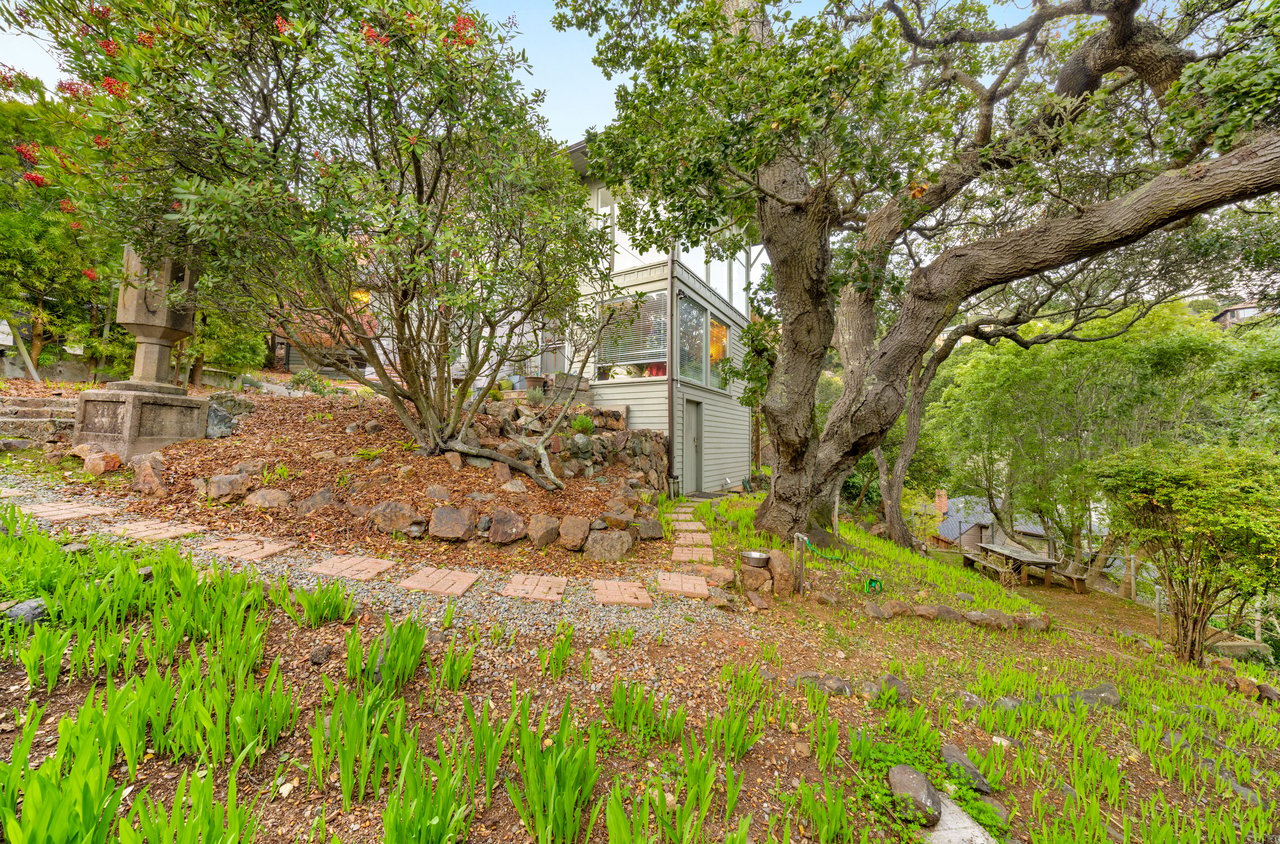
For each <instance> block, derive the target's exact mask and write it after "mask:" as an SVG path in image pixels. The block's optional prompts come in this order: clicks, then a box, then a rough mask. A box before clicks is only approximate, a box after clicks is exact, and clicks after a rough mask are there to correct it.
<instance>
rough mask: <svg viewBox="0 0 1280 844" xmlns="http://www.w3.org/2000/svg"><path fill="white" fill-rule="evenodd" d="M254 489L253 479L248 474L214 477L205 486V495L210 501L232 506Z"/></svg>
mask: <svg viewBox="0 0 1280 844" xmlns="http://www.w3.org/2000/svg"><path fill="white" fill-rule="evenodd" d="M252 489H253V478H252V477H250V476H249V474H248V473H247V472H236V473H234V474H230V475H214V476H213V477H212V478H210V479H209V481H208V483H207V484H206V485H205V495H206V496H207V497H208V498H209V500H210V501H217V502H218V503H219V504H230V503H232V502H235V501H239V500H240V499H242V498H244V497H245V496H246V495H248V494H249V492H250V490H252Z"/></svg>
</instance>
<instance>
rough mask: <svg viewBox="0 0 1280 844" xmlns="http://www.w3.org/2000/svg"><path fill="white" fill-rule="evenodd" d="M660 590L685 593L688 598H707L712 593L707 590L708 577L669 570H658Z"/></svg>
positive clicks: (679, 593)
mask: <svg viewBox="0 0 1280 844" xmlns="http://www.w3.org/2000/svg"><path fill="white" fill-rule="evenodd" d="M658 591H660V592H670V593H671V594H673V595H683V596H684V597H686V598H706V597H708V596H709V595H710V594H711V593H710V592H709V591H708V590H707V579H706V578H705V577H698V576H697V575H696V574H675V573H673V572H669V571H660V572H658Z"/></svg>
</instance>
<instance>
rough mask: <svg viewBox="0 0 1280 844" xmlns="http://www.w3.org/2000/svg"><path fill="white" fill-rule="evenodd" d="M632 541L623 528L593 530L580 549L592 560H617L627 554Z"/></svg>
mask: <svg viewBox="0 0 1280 844" xmlns="http://www.w3.org/2000/svg"><path fill="white" fill-rule="evenodd" d="M562 530H563V528H562ZM634 542H635V540H634V539H632V538H631V534H630V533H628V532H627V531H625V530H593V531H592V532H591V535H590V536H588V537H587V542H586V545H585V546H583V549H582V550H583V553H585V554H586V555H587V557H588V558H590V559H592V560H601V561H608V562H617V561H618V560H621V559H622V558H624V557H625V556H627V552H628V551H630V550H631V546H632V544H634Z"/></svg>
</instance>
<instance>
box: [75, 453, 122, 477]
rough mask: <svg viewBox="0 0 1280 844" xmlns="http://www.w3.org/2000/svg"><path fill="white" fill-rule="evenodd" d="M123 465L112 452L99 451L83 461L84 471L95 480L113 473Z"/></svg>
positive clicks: (118, 456) (118, 457)
mask: <svg viewBox="0 0 1280 844" xmlns="http://www.w3.org/2000/svg"><path fill="white" fill-rule="evenodd" d="M121 465H123V464H122V463H121V461H120V455H118V454H116V453H115V452H114V451H99V452H96V453H94V454H90V455H89V456H88V457H86V458H85V459H84V470H85V471H86V472H88V473H89V474H90V475H93V476H94V477H95V478H97V477H101V476H102V475H105V474H106V473H107V472H114V471H116V470H117V469H119V468H120V467H121Z"/></svg>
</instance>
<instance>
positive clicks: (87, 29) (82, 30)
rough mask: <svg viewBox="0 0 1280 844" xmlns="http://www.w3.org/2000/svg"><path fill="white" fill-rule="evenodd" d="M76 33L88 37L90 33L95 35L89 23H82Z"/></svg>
mask: <svg viewBox="0 0 1280 844" xmlns="http://www.w3.org/2000/svg"><path fill="white" fill-rule="evenodd" d="M76 34H77V35H79V36H80V37H81V38H88V37H89V36H90V35H93V27H91V26H89V24H87V23H82V24H80V25H79V26H77V27H76Z"/></svg>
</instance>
